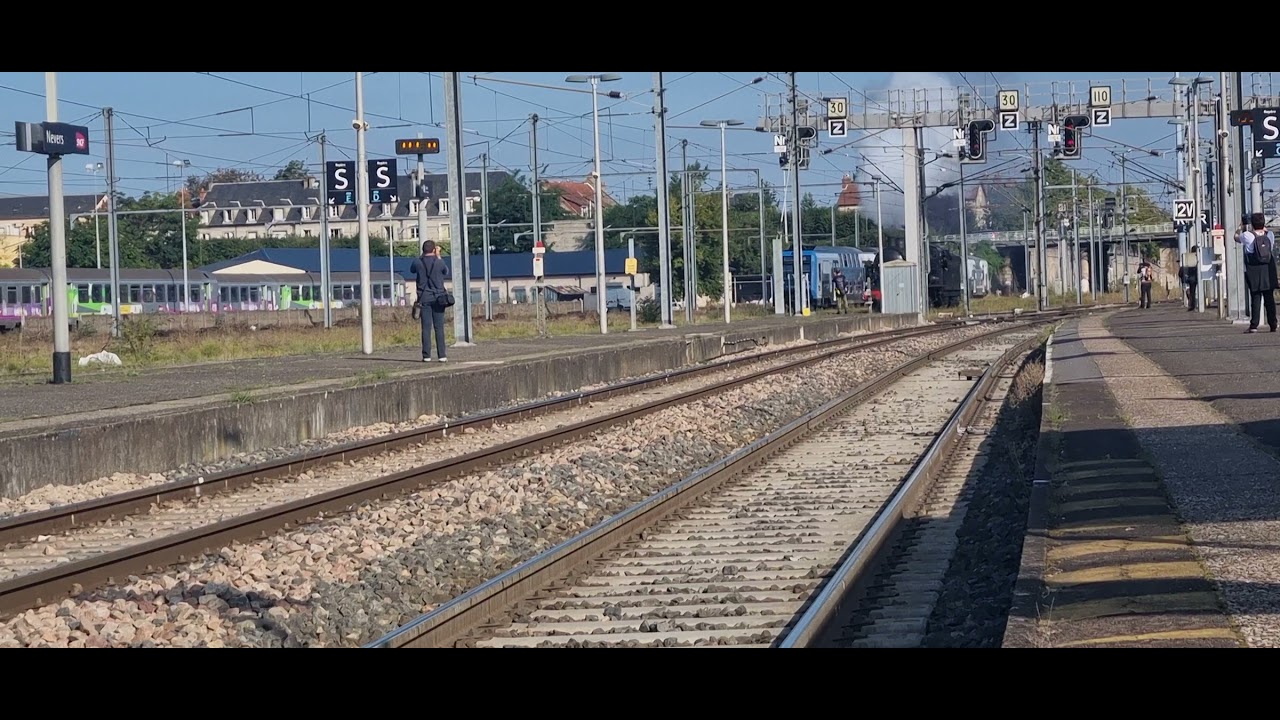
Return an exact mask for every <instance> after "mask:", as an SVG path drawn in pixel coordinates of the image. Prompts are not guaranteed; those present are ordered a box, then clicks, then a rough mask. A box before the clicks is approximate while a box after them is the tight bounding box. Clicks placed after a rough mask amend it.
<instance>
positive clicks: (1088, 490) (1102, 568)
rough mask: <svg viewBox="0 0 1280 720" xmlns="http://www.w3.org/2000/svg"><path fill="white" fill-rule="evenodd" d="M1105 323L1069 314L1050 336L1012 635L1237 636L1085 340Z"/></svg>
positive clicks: (1133, 641) (1147, 641)
mask: <svg viewBox="0 0 1280 720" xmlns="http://www.w3.org/2000/svg"><path fill="white" fill-rule="evenodd" d="M1098 326H1100V325H1099V320H1098V319H1097V318H1088V319H1085V320H1082V321H1072V322H1069V323H1066V324H1064V325H1063V326H1062V327H1061V328H1060V329H1059V330H1058V331H1057V333H1055V336H1054V339H1053V344H1052V350H1051V359H1052V360H1051V362H1052V370H1051V374H1050V377H1049V378H1048V379H1047V380H1046V382H1047V383H1048V384H1049V385H1050V387H1049V388H1048V389H1047V393H1046V395H1047V397H1046V405H1045V413H1046V417H1045V418H1044V419H1043V422H1042V430H1043V431H1044V432H1045V435H1046V437H1045V438H1043V439H1042V443H1041V452H1040V454H1041V455H1042V458H1041V461H1040V463H1039V464H1040V469H1039V471H1038V473H1037V475H1038V477H1037V482H1038V486H1037V487H1036V488H1035V490H1034V491H1033V497H1032V503H1031V513H1030V517H1029V518H1028V536H1029V537H1028V541H1027V542H1026V543H1025V544H1024V557H1023V561H1022V569H1021V572H1020V577H1019V583H1018V588H1017V591H1016V594H1017V597H1015V602H1014V606H1013V610H1012V613H1011V617H1010V621H1009V624H1008V626H1007V630H1006V635H1005V643H1004V644H1005V646H1006V647H1240V646H1242V645H1243V641H1242V638H1241V635H1240V633H1239V631H1238V630H1237V629H1236V627H1235V625H1234V623H1233V620H1232V618H1231V616H1230V615H1229V614H1228V612H1227V611H1226V608H1225V604H1224V602H1223V599H1222V597H1221V596H1220V594H1219V592H1218V588H1217V587H1216V585H1215V583H1214V581H1213V578H1212V577H1211V575H1210V572H1209V571H1208V570H1207V569H1206V567H1205V565H1204V564H1203V563H1202V562H1201V559H1200V557H1199V555H1198V553H1197V548H1196V547H1195V545H1194V543H1193V540H1192V538H1191V537H1189V536H1188V533H1187V531H1186V530H1185V529H1184V528H1183V526H1182V523H1181V520H1180V518H1179V517H1178V514H1177V510H1176V509H1175V507H1174V504H1173V502H1172V501H1171V500H1170V498H1169V496H1168V494H1167V493H1166V491H1165V488H1164V485H1163V480H1162V477H1161V474H1160V472H1159V471H1158V468H1157V467H1156V465H1155V464H1154V463H1153V462H1152V461H1151V460H1150V459H1149V456H1148V454H1147V452H1146V451H1145V449H1144V448H1143V446H1142V443H1141V441H1140V438H1139V437H1138V435H1137V434H1136V433H1135V432H1133V431H1132V430H1131V429H1130V428H1129V427H1128V424H1127V420H1126V417H1125V415H1124V412H1123V410H1122V409H1121V408H1120V406H1119V405H1118V403H1117V401H1116V398H1115V397H1114V396H1113V395H1112V393H1111V391H1110V389H1109V387H1108V380H1107V378H1106V377H1104V375H1105V371H1104V369H1103V368H1102V367H1100V366H1099V364H1098V362H1097V358H1096V357H1095V356H1094V355H1093V349H1091V348H1090V347H1089V345H1088V344H1087V341H1086V336H1087V334H1088V333H1089V332H1090V331H1091V328H1093V327H1098ZM1082 328H1083V333H1082V331H1081V329H1082ZM1046 455H1047V457H1044V456H1046Z"/></svg>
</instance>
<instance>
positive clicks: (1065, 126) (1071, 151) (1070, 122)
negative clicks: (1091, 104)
mask: <svg viewBox="0 0 1280 720" xmlns="http://www.w3.org/2000/svg"><path fill="white" fill-rule="evenodd" d="M1087 127H1089V116H1088V115H1071V116H1069V117H1067V118H1066V119H1065V120H1063V121H1062V159H1063V160H1076V159H1078V158H1079V157H1080V151H1081V148H1080V131H1081V130H1083V129H1085V128H1087Z"/></svg>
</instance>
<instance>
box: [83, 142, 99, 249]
mask: <svg viewBox="0 0 1280 720" xmlns="http://www.w3.org/2000/svg"><path fill="white" fill-rule="evenodd" d="M84 169H85V170H88V171H89V172H91V173H93V177H94V183H93V184H94V185H97V184H98V183H97V178H98V172H99V171H100V170H102V163H89V164H88V165H85V166H84ZM100 202H102V201H101V200H100V199H99V197H98V195H97V193H95V194H94V198H93V252H94V255H95V256H96V258H97V263H98V269H99V270H101V269H102V232H101V231H100V230H99V228H98V203H100Z"/></svg>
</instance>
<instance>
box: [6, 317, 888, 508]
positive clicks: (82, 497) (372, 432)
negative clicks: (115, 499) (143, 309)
mask: <svg viewBox="0 0 1280 720" xmlns="http://www.w3.org/2000/svg"><path fill="white" fill-rule="evenodd" d="M866 334H868V333H867V332H855V333H849V334H846V335H843V336H842V337H857V336H861V335H866ZM814 344H815V343H814V342H813V341H812V340H798V341H795V342H789V343H779V344H777V345H769V346H762V347H756V348H751V349H749V350H744V351H742V352H738V353H733V354H732V355H726V356H724V357H721V358H717V359H716V360H713V361H710V362H707V363H703V364H702V366H703V367H708V366H709V367H714V366H716V365H722V364H724V363H726V362H728V361H730V360H739V359H741V358H744V357H752V356H755V355H761V354H764V353H767V352H773V351H775V350H780V349H787V348H792V347H799V346H804V345H814ZM788 359H792V358H788ZM766 362H768V361H766ZM777 362H782V360H778V361H777ZM752 367H753V368H754V369H759V367H760V366H759V365H758V364H752ZM662 374H664V373H650V374H648V375H643V376H635V377H627V378H622V379H620V380H618V381H616V382H617V383H622V382H626V381H631V380H637V379H642V378H649V377H657V376H659V375H662ZM609 384H610V383H596V384H593V385H584V386H583V387H580V388H578V389H577V390H574V391H565V392H554V393H549V394H547V395H545V396H543V397H541V398H536V399H535V400H546V399H551V398H556V397H563V396H565V395H570V394H573V393H574V392H588V391H591V390H597V389H599V388H603V387H607V386H608V385H609ZM528 402H531V401H530V400H521V401H516V402H511V403H508V404H506V405H502V406H498V407H492V408H485V409H483V410H477V411H476V412H474V413H472V414H473V415H483V414H486V413H490V412H495V411H497V410H501V409H505V408H510V407H515V406H516V405H523V404H526V403H528ZM456 419H458V418H453V417H448V416H445V415H422V416H419V417H418V418H416V419H415V420H412V421H408V422H399V423H375V424H373V425H365V426H361V427H354V428H348V429H346V430H342V431H339V432H334V433H330V434H328V435H326V436H324V437H321V438H314V439H311V440H306V441H304V442H301V443H297V444H294V445H287V446H281V447H275V448H268V449H264V450H259V451H256V452H252V453H241V454H239V455H235V456H233V457H230V458H227V459H226V460H221V461H218V462H212V463H193V464H187V465H183V466H181V467H178V468H175V469H173V470H169V471H167V472H163V473H159V472H157V473H114V474H112V475H110V476H107V477H102V478H98V479H97V480H92V481H89V482H86V483H80V484H77V485H57V484H49V485H44V486H41V487H39V488H36V489H35V490H32V491H31V492H29V493H25V494H23V495H21V496H18V497H13V498H4V497H0V518H5V517H10V516H14V515H20V514H23V513H30V512H39V511H42V510H49V509H52V508H55V507H59V506H62V505H70V504H73V503H78V502H84V501H86V500H96V499H98V498H103V497H108V496H111V495H117V494H120V493H125V492H129V491H132V490H139V489H142V488H147V487H155V486H157V485H163V484H166V483H172V482H181V481H185V480H192V479H195V478H198V477H207V476H209V475H213V474H215V473H219V472H225V471H229V470H234V469H239V468H244V467H248V466H250V465H256V464H259V463H264V462H269V461H272V460H280V459H283V458H288V457H292V456H294V455H298V454H301V453H307V454H314V453H318V452H322V451H324V450H328V449H330V448H334V447H337V446H339V445H342V444H345V443H349V442H353V441H358V440H368V439H371V438H375V437H380V436H384V435H391V434H394V433H398V432H405V431H408V430H417V429H420V428H425V427H429V426H432V425H436V424H438V423H441V422H444V421H445V420H456Z"/></svg>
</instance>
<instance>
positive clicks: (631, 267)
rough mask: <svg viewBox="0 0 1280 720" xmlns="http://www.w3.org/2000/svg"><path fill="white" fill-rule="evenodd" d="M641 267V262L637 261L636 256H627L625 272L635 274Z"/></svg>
mask: <svg viewBox="0 0 1280 720" xmlns="http://www.w3.org/2000/svg"><path fill="white" fill-rule="evenodd" d="M639 269H640V263H638V262H636V259H635V258H633V257H629V258H627V265H626V268H625V274H627V275H635V274H636V272H637V271H638V270H639Z"/></svg>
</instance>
